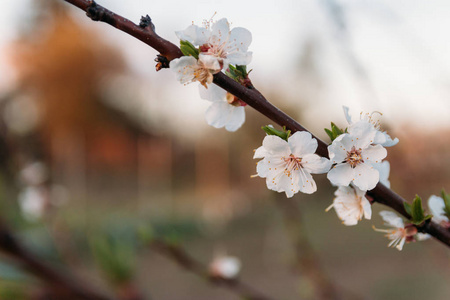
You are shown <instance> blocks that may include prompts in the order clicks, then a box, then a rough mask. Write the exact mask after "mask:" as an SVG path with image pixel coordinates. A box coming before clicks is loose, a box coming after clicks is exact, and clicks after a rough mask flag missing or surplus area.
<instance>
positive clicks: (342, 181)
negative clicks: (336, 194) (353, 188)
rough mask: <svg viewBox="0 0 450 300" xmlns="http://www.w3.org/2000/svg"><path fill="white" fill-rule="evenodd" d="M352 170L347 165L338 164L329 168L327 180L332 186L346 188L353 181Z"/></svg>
mask: <svg viewBox="0 0 450 300" xmlns="http://www.w3.org/2000/svg"><path fill="white" fill-rule="evenodd" d="M353 171H354V169H352V167H351V166H350V165H349V164H338V165H336V166H334V167H333V168H331V170H330V172H328V174H327V178H328V179H329V180H330V181H331V183H332V184H334V185H342V186H347V185H349V184H350V182H352V180H353V173H354V172H353Z"/></svg>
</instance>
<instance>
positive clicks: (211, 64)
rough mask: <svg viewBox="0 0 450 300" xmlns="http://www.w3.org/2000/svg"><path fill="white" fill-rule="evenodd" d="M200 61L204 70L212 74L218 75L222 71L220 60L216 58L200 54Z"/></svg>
mask: <svg viewBox="0 0 450 300" xmlns="http://www.w3.org/2000/svg"><path fill="white" fill-rule="evenodd" d="M194 59H195V58H194ZM198 61H199V64H200V65H201V66H202V67H203V68H206V69H208V70H210V71H211V73H212V74H216V73H218V72H220V70H221V69H222V67H221V66H220V62H219V60H218V58H217V57H215V56H212V55H206V54H199V56H198Z"/></svg>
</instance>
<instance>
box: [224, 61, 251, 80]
mask: <svg viewBox="0 0 450 300" xmlns="http://www.w3.org/2000/svg"><path fill="white" fill-rule="evenodd" d="M225 74H227V76H228V77H230V78H231V79H234V80H235V81H237V82H241V81H242V80H245V79H247V78H248V72H247V66H239V65H237V66H233V65H228V70H227V71H226V72H225Z"/></svg>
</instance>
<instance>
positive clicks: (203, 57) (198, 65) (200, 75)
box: [170, 18, 252, 131]
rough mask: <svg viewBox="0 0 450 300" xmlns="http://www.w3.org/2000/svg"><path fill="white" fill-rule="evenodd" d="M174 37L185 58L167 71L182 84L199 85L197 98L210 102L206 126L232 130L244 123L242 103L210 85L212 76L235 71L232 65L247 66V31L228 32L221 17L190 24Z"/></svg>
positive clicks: (248, 34) (243, 103) (248, 39)
mask: <svg viewBox="0 0 450 300" xmlns="http://www.w3.org/2000/svg"><path fill="white" fill-rule="evenodd" d="M176 35H177V37H178V38H179V39H180V41H181V50H182V51H183V50H184V51H183V54H185V55H186V56H183V57H181V58H178V59H174V60H172V61H171V62H170V69H171V70H173V71H174V72H176V74H177V78H178V80H179V81H180V82H181V83H183V84H188V83H191V82H195V81H197V82H199V83H200V85H199V91H200V97H201V98H202V99H205V100H208V101H211V102H212V103H211V106H210V107H209V108H208V109H207V111H206V121H207V123H208V124H209V125H211V126H213V127H215V128H222V127H225V129H226V130H228V131H236V130H237V129H239V128H240V127H241V126H242V124H243V123H244V122H245V111H244V106H245V105H246V104H245V102H243V101H241V100H240V99H238V98H236V97H235V96H233V95H232V94H230V93H228V92H227V91H225V90H224V89H222V88H220V87H218V86H215V85H211V83H212V81H213V75H214V74H217V73H219V72H226V71H227V70H229V69H230V68H232V69H233V68H234V69H235V68H236V67H234V66H240V67H241V70H242V66H247V65H248V64H249V63H250V61H251V59H252V52H250V51H248V47H249V45H250V44H251V41H252V35H251V33H250V31H248V30H247V29H245V28H242V27H236V28H233V29H231V30H230V24H229V23H228V21H227V19H225V18H223V19H220V20H218V21H216V22H213V21H208V22H204V26H202V27H200V26H197V25H194V24H192V25H191V26H189V27H188V28H186V29H185V30H183V31H177V32H176ZM243 70H245V68H243ZM227 73H228V74H230V73H229V72H227ZM244 73H245V74H241V75H242V76H244V77H245V76H246V71H245V72H244ZM233 74H234V73H233ZM233 79H244V78H233Z"/></svg>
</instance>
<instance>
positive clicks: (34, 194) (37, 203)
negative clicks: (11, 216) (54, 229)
mask: <svg viewBox="0 0 450 300" xmlns="http://www.w3.org/2000/svg"><path fill="white" fill-rule="evenodd" d="M18 198H19V199H18V200H19V206H20V209H21V211H22V214H23V216H24V218H25V219H27V220H28V221H31V222H34V221H37V220H39V219H40V218H41V217H42V216H43V215H44V213H45V209H46V206H47V205H48V199H47V198H48V195H47V194H46V192H45V189H44V188H42V187H34V186H28V187H26V188H24V189H23V190H22V191H21V192H20V193H19V196H18Z"/></svg>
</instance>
